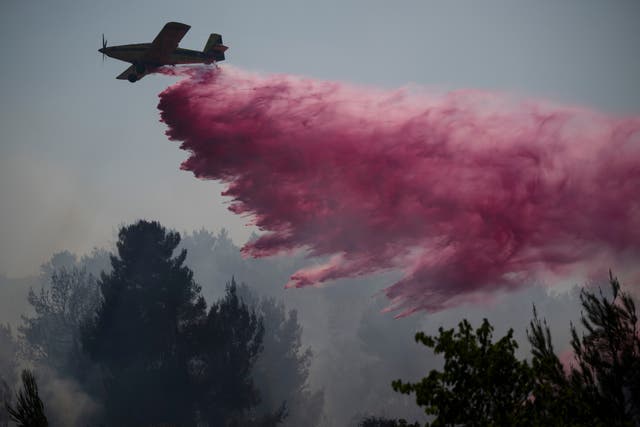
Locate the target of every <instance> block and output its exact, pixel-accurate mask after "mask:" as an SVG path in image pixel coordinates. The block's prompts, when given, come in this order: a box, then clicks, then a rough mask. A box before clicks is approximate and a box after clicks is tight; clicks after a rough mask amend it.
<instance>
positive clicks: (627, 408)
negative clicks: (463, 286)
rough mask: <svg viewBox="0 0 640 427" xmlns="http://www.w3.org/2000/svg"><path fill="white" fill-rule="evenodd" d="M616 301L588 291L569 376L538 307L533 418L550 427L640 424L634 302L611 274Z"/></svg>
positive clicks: (639, 342)
mask: <svg viewBox="0 0 640 427" xmlns="http://www.w3.org/2000/svg"><path fill="white" fill-rule="evenodd" d="M609 282H610V285H611V300H608V299H607V297H606V296H605V295H604V294H603V293H602V291H600V292H599V294H597V295H596V294H595V293H593V292H590V291H587V290H582V292H581V294H580V301H581V303H582V308H583V310H584V311H583V313H582V317H581V323H582V325H583V326H584V330H585V334H583V335H582V336H581V337H580V336H579V335H578V332H577V330H576V328H575V327H574V326H573V325H571V334H572V340H571V346H572V348H573V352H574V363H573V364H572V366H570V367H567V370H568V371H569V372H568V373H565V370H564V369H563V366H562V364H561V363H560V360H559V359H558V357H557V356H556V355H555V353H554V351H553V346H552V343H551V334H550V332H549V327H548V325H546V323H545V324H544V325H543V324H541V322H540V320H539V319H538V316H537V313H536V310H535V307H534V319H533V321H532V322H531V326H530V332H529V333H528V336H529V341H530V342H531V345H532V354H533V366H534V369H535V372H536V387H535V390H534V395H535V396H536V400H535V402H534V403H533V405H534V407H535V410H534V411H532V413H533V415H534V416H535V417H536V418H537V419H538V420H540V422H544V423H548V424H549V423H553V424H556V425H559V424H560V423H564V424H567V421H570V422H572V423H573V424H574V425H586V424H589V425H602V426H605V425H639V424H640V337H639V335H638V317H637V314H636V309H635V304H634V301H633V299H632V297H631V296H630V295H629V294H627V293H625V292H622V291H621V287H620V282H619V281H618V279H617V278H615V277H614V276H613V274H611V273H610V274H609Z"/></svg>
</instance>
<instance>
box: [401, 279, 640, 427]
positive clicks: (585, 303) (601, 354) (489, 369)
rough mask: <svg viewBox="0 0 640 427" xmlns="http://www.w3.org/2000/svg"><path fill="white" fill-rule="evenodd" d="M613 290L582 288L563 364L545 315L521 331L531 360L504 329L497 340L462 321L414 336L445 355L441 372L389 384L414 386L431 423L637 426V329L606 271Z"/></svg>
mask: <svg viewBox="0 0 640 427" xmlns="http://www.w3.org/2000/svg"><path fill="white" fill-rule="evenodd" d="M610 284H611V290H612V292H611V294H612V296H611V297H610V298H608V297H607V296H605V295H604V294H603V293H602V292H600V293H599V294H595V293H594V292H591V291H589V290H587V289H583V290H582V292H581V296H580V301H581V304H582V308H583V310H584V311H583V314H582V319H581V320H582V325H583V327H584V330H585V333H584V334H583V335H582V336H579V334H578V332H577V330H576V328H575V327H574V326H573V325H571V332H572V342H571V344H572V347H573V351H574V354H575V363H574V364H572V365H571V366H566V365H563V363H562V362H561V361H560V358H559V357H558V355H557V354H556V352H555V350H554V348H553V344H552V342H551V332H550V329H549V326H548V325H547V323H546V321H544V320H543V321H541V320H540V319H539V318H538V313H537V310H536V308H535V306H534V310H533V320H532V321H531V323H530V327H529V330H528V331H527V336H528V339H529V342H530V343H531V347H532V348H531V354H532V360H531V366H529V365H528V364H527V362H526V361H519V360H518V359H516V358H515V355H514V351H515V349H516V348H517V343H516V342H515V340H514V339H513V337H512V331H511V330H510V331H509V332H508V333H507V335H506V336H505V337H503V338H502V339H500V340H499V341H498V342H496V343H492V342H491V335H492V331H493V328H492V327H491V325H490V324H489V322H488V321H487V320H486V319H485V320H484V321H483V323H482V325H481V326H480V328H478V329H477V330H476V332H475V334H474V333H473V331H472V329H471V325H470V324H469V323H468V322H467V321H466V320H463V321H462V322H461V323H460V324H459V326H458V332H455V333H454V331H453V329H451V330H447V331H445V330H443V329H442V328H440V330H439V336H437V337H431V336H426V335H424V334H422V333H418V334H416V340H417V341H420V342H422V343H423V344H424V345H426V346H427V347H429V348H433V350H434V352H435V353H436V354H440V353H442V354H444V357H445V363H444V368H443V371H438V370H432V371H431V372H430V373H429V375H428V376H427V377H425V378H423V379H422V381H420V382H419V383H415V384H411V383H403V382H402V381H400V380H398V381H394V382H393V384H392V386H393V388H394V390H396V391H399V392H402V393H406V394H409V393H416V402H417V404H418V405H419V406H423V407H425V412H426V413H427V414H431V415H435V416H436V418H435V420H434V421H433V423H432V425H434V426H436V425H449V424H464V425H469V426H474V425H549V426H583V425H590V426H609V425H614V426H633V425H640V393H639V392H640V390H639V389H640V336H639V332H638V317H637V314H636V310H635V304H634V301H633V299H632V297H631V296H630V295H629V294H627V293H625V292H622V291H621V286H620V283H619V282H618V280H617V279H616V278H615V277H614V276H613V275H612V274H610Z"/></svg>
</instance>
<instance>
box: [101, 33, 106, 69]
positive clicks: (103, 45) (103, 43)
mask: <svg viewBox="0 0 640 427" xmlns="http://www.w3.org/2000/svg"><path fill="white" fill-rule="evenodd" d="M106 48H107V40H106V39H105V38H104V33H103V34H102V50H101V52H102V62H104V49H106Z"/></svg>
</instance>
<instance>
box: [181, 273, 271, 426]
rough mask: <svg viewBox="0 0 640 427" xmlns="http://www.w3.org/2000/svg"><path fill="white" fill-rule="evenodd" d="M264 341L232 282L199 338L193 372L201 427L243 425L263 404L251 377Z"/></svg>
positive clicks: (256, 319) (259, 321) (258, 323)
mask: <svg viewBox="0 0 640 427" xmlns="http://www.w3.org/2000/svg"><path fill="white" fill-rule="evenodd" d="M263 335H264V326H263V324H262V319H261V318H260V317H259V316H258V315H257V314H256V313H255V311H253V310H251V309H249V308H248V307H247V305H246V304H245V303H244V302H243V301H242V299H241V298H240V297H239V296H238V294H237V285H236V283H235V280H232V281H231V283H228V284H227V287H226V294H225V296H224V298H222V299H221V300H220V301H218V302H216V303H215V304H213V305H212V306H211V308H210V310H209V313H208V314H207V318H206V321H205V322H204V324H203V325H202V327H201V328H199V329H198V330H197V333H196V335H195V338H196V342H197V344H196V347H197V349H198V351H197V353H196V356H195V357H194V359H193V360H192V365H191V366H192V369H193V373H194V379H195V384H196V388H195V390H196V391H197V393H196V396H197V397H196V402H197V407H198V413H199V418H200V422H205V423H207V424H208V425H209V426H211V427H213V426H224V425H230V424H233V423H236V425H240V424H238V423H239V421H238V420H242V419H246V417H245V413H246V412H247V411H248V410H250V409H252V408H254V407H255V406H256V405H257V404H258V403H259V401H260V396H259V393H258V390H257V388H256V386H255V384H254V382H253V378H252V375H251V374H252V369H253V365H254V363H255V361H256V359H257V357H258V355H259V354H260V352H261V350H262V338H263Z"/></svg>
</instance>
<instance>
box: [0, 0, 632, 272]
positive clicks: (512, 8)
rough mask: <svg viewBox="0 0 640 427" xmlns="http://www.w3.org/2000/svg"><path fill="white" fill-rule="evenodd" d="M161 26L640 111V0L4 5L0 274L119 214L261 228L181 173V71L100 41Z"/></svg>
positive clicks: (407, 75) (307, 70)
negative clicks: (103, 48) (138, 71)
mask: <svg viewBox="0 0 640 427" xmlns="http://www.w3.org/2000/svg"><path fill="white" fill-rule="evenodd" d="M167 21H178V22H184V23H186V24H189V25H191V26H192V28H191V31H190V32H189V33H188V34H187V36H186V37H185V38H184V39H183V40H182V42H181V44H180V46H181V47H185V48H190V49H198V50H201V49H202V48H203V47H204V44H205V42H206V40H207V37H208V35H209V34H210V33H212V32H218V33H221V34H222V36H223V39H224V42H225V44H226V45H228V46H229V48H230V49H229V51H228V52H227V62H228V63H229V64H233V65H234V66H236V67H241V68H245V69H248V70H253V71H259V72H263V73H291V74H300V75H305V76H310V77H314V78H320V79H328V80H340V81H346V82H352V83H355V84H359V85H369V86H380V87H385V88H396V87H401V86H405V85H408V84H417V85H422V86H426V87H430V88H438V89H441V88H444V89H461V88H475V89H484V90H498V91H501V92H507V93H513V94H516V95H518V96H522V97H532V98H536V99H549V100H552V101H554V102H556V103H561V104H571V105H576V104H578V105H583V106H586V107H589V108H592V109H597V110H601V111H604V112H608V113H611V114H624V115H638V114H639V113H640V25H638V23H639V22H640V2H638V1H634V0H630V1H586V0H574V1H562V2H557V1H551V0H545V1H538V0H535V1H534V0H531V1H508V0H504V1H482V2H480V1H473V0H468V1H456V2H451V1H440V2H435V1H426V0H423V1H396V2H391V1H373V0H368V1H348V2H347V1H322V2H319V1H316V2H312V1H302V0H298V1H277V0H270V1H267V2H265V1H238V0H234V1H227V2H216V1H180V2H178V1H175V2H166V1H157V0H154V1H131V0H128V1H109V2H105V1H100V2H97V1H82V2H81V1H69V0H57V1H54V2H52V1H44V0H41V1H35V0H3V1H2V3H1V4H0V52H2V54H3V55H4V60H3V61H2V68H1V69H0V70H1V71H0V73H1V74H0V76H1V78H0V93H1V94H2V96H1V101H2V102H0V129H1V130H2V139H1V140H0V273H4V274H7V275H10V276H20V275H26V274H30V273H33V272H36V271H37V270H38V267H39V265H40V264H41V263H42V262H43V261H44V260H46V259H47V258H49V257H50V256H51V254H52V253H53V252H55V251H59V250H63V249H68V250H71V251H74V252H78V253H83V252H86V251H88V250H90V249H91V248H92V247H93V246H104V245H108V244H110V243H111V242H112V241H113V240H114V236H115V232H116V230H117V228H118V226H119V225H120V224H122V223H129V222H132V221H134V220H136V219H138V218H149V219H157V220H159V221H161V222H162V223H163V224H164V225H166V226H169V227H172V228H175V229H177V230H192V229H194V228H200V227H202V226H204V227H206V228H209V229H213V230H217V229H219V228H221V227H226V228H227V229H229V231H230V234H231V236H232V237H233V239H234V240H235V241H236V243H238V244H242V243H243V242H244V241H245V240H246V239H247V237H248V236H249V234H250V233H251V231H252V229H251V228H249V227H246V226H245V225H244V224H245V223H246V221H247V220H246V218H238V217H235V216H234V215H232V214H231V213H229V212H227V211H226V204H225V200H224V198H222V197H221V196H220V192H221V190H222V187H221V186H220V185H219V184H217V183H214V182H202V181H198V180H196V179H195V178H194V177H193V176H192V175H191V174H190V173H187V172H183V171H180V170H179V164H180V162H181V161H182V160H183V159H185V158H186V153H184V152H182V151H181V150H179V149H178V146H177V144H175V143H172V142H169V141H168V140H167V139H166V137H165V136H164V129H165V127H164V125H163V124H162V123H159V121H158V120H159V116H158V111H157V109H156V105H157V102H158V98H157V94H158V93H159V92H160V91H162V90H163V89H164V88H165V87H167V85H169V84H171V83H172V82H173V81H175V79H174V78H169V77H165V76H156V75H151V76H147V77H145V78H144V79H143V80H142V81H140V82H138V83H135V84H130V83H128V82H126V81H119V80H115V76H116V75H118V74H119V73H120V72H122V71H123V70H124V69H125V68H127V66H128V64H126V63H124V62H120V61H117V60H114V59H110V58H106V59H105V61H104V63H103V62H102V57H101V55H100V54H99V53H98V52H97V49H98V48H100V43H101V35H102V33H105V36H106V38H107V39H108V41H109V44H110V45H114V44H127V43H136V42H150V41H151V40H152V39H153V37H154V36H155V35H156V34H157V32H158V31H159V30H160V29H161V28H162V26H163V25H164V24H165V23H166V22H167Z"/></svg>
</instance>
